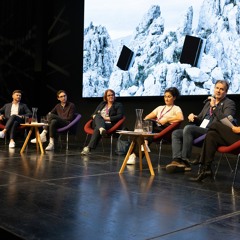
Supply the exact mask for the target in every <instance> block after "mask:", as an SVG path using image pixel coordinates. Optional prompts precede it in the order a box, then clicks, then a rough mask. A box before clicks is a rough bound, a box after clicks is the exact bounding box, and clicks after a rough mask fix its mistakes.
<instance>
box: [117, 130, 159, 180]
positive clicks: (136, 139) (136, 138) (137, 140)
mask: <svg viewBox="0 0 240 240" xmlns="http://www.w3.org/2000/svg"><path fill="white" fill-rule="evenodd" d="M118 133H119V134H121V135H126V136H130V137H131V138H132V142H131V144H130V147H129V149H128V152H127V155H126V157H125V158H124V161H123V164H122V166H121V169H120V171H119V173H123V171H124V169H125V167H126V165H127V161H128V158H129V156H130V155H131V153H132V152H133V149H134V146H135V144H137V145H138V152H139V168H140V171H142V150H141V145H143V148H144V153H145V156H146V159H147V164H148V167H149V171H150V173H151V175H153V176H154V175H155V173H154V171H153V167H152V162H151V159H150V156H149V153H148V150H147V147H146V145H145V144H144V138H145V137H149V136H154V135H156V134H157V133H147V132H134V131H118Z"/></svg>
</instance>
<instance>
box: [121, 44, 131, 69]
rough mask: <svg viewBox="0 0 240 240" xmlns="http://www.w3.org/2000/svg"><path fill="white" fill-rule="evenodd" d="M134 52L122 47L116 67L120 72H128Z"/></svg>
mask: <svg viewBox="0 0 240 240" xmlns="http://www.w3.org/2000/svg"><path fill="white" fill-rule="evenodd" d="M133 54H134V52H133V51H132V50H131V49H129V48H128V47H126V46H125V45H123V48H122V51H121V53H120V56H119V58H118V62H117V66H118V67H119V68H120V69H122V70H125V71H126V70H128V69H129V67H130V64H131V62H132V58H133Z"/></svg>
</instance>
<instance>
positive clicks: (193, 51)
mask: <svg viewBox="0 0 240 240" xmlns="http://www.w3.org/2000/svg"><path fill="white" fill-rule="evenodd" d="M202 45H203V39H201V38H199V37H193V36H189V35H186V37H185V40H184V43H183V48H182V53H181V57H180V63H187V64H191V65H192V66H193V67H197V65H198V60H199V56H200V54H201V49H202Z"/></svg>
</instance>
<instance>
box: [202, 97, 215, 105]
mask: <svg viewBox="0 0 240 240" xmlns="http://www.w3.org/2000/svg"><path fill="white" fill-rule="evenodd" d="M211 97H213V98H215V96H214V95H212V96H211ZM210 100H211V99H208V98H207V99H205V100H204V101H203V103H204V104H205V103H206V102H208V101H210Z"/></svg>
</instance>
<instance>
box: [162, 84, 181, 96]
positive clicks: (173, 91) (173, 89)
mask: <svg viewBox="0 0 240 240" xmlns="http://www.w3.org/2000/svg"><path fill="white" fill-rule="evenodd" d="M166 92H170V93H171V94H172V96H173V97H176V98H178V97H179V96H180V92H179V90H178V89H177V88H176V87H170V88H167V89H166V90H165V91H164V93H166Z"/></svg>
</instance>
